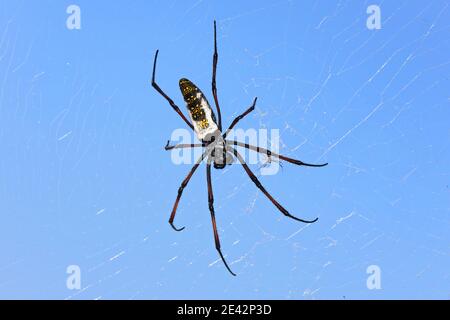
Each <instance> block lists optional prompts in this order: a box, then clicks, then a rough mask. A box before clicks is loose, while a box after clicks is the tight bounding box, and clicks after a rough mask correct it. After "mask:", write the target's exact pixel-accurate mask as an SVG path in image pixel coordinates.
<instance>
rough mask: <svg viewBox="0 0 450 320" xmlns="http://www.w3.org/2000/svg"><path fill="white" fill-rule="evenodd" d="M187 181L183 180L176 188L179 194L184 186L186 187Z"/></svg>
mask: <svg viewBox="0 0 450 320" xmlns="http://www.w3.org/2000/svg"><path fill="white" fill-rule="evenodd" d="M186 185H187V183H186V182H185V181H183V182H182V183H181V186H180V187H179V188H178V195H179V196H180V195H181V194H182V193H183V190H184V188H186Z"/></svg>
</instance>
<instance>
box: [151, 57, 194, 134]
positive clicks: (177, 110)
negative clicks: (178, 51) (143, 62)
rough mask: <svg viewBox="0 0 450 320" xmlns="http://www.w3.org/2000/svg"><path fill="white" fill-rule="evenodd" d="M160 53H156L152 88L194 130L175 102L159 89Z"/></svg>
mask: <svg viewBox="0 0 450 320" xmlns="http://www.w3.org/2000/svg"><path fill="white" fill-rule="evenodd" d="M158 53H159V50H156V53H155V60H154V61H153V72H152V87H153V88H155V90H156V91H158V93H159V94H160V95H162V96H163V97H164V99H166V100H167V102H169V104H170V106H171V107H172V108H173V110H175V112H176V113H178V114H179V115H180V117H181V118H182V119H183V121H184V122H186V124H187V125H188V126H189V127H190V128H191V129H192V130H194V126H193V125H192V123H190V122H189V120H188V119H187V118H186V117H185V115H184V114H183V112H181V110H180V108H179V107H178V106H177V105H176V104H175V102H173V100H172V99H171V98H170V97H169V96H168V95H167V94H166V93H165V92H164V91H163V90H162V89H161V88H160V87H159V85H158V84H157V83H156V61H157V60H158Z"/></svg>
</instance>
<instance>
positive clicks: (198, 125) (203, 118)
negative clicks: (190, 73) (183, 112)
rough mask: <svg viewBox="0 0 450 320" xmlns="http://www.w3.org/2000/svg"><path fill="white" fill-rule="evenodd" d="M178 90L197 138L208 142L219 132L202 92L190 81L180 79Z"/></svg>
mask: <svg viewBox="0 0 450 320" xmlns="http://www.w3.org/2000/svg"><path fill="white" fill-rule="evenodd" d="M180 90H181V93H182V94H183V98H184V101H185V102H186V106H187V109H188V111H189V116H190V118H191V120H192V124H193V126H194V130H195V133H196V134H197V138H198V139H199V140H201V141H205V142H208V141H210V140H211V137H213V136H214V135H216V134H217V131H218V130H219V128H218V126H217V123H216V117H215V115H214V112H213V110H212V109H211V106H210V105H209V103H208V100H207V99H206V97H205V95H204V94H203V92H202V91H201V90H200V89H199V88H198V87H197V86H196V85H195V84H193V83H192V82H191V81H190V80H188V79H185V78H183V79H180Z"/></svg>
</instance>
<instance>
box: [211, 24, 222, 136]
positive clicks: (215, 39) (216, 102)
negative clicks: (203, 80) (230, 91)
mask: <svg viewBox="0 0 450 320" xmlns="http://www.w3.org/2000/svg"><path fill="white" fill-rule="evenodd" d="M218 59H219V55H218V54H217V32H216V20H214V54H213V71H212V81H211V89H212V94H213V97H214V103H215V104H216V109H217V117H218V120H219V123H218V125H219V130H220V131H222V115H221V114H220V106H219V99H218V98H217V87H216V72H217V61H218Z"/></svg>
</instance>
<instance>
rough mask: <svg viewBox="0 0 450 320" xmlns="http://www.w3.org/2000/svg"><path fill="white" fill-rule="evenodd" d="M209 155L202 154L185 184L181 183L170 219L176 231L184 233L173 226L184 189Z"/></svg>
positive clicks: (185, 179) (184, 181)
mask: <svg viewBox="0 0 450 320" xmlns="http://www.w3.org/2000/svg"><path fill="white" fill-rule="evenodd" d="M207 153H208V151H206V152H204V153H203V154H202V156H201V157H200V158H199V159H198V160H197V162H196V163H195V164H194V166H193V167H192V168H191V171H189V173H188V175H187V176H186V178H184V180H183V182H182V183H181V185H180V187H179V188H178V195H177V199H176V200H175V203H174V204H173V209H172V213H171V214H170V219H169V223H170V226H171V227H172V228H173V229H174V230H175V231H182V230H183V229H184V227H182V228H177V227H175V226H174V224H173V220H174V219H175V215H176V213H177V208H178V203H179V202H180V199H181V196H182V195H183V190H184V188H186V186H187V184H188V183H189V180H191V178H192V176H193V175H194V172H195V170H197V168H198V166H199V165H200V163H201V162H202V161H203V159H204V158H205V156H206V154H207Z"/></svg>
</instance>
